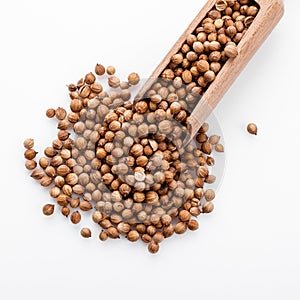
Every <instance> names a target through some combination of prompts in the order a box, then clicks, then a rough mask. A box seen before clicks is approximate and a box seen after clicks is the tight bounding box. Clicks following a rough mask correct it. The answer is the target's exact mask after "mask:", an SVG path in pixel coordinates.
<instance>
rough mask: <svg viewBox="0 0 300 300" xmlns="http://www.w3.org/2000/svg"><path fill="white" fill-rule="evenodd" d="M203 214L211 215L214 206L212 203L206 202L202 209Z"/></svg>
mask: <svg viewBox="0 0 300 300" xmlns="http://www.w3.org/2000/svg"><path fill="white" fill-rule="evenodd" d="M202 209H203V212H204V213H206V214H209V213H211V212H212V211H213V210H214V205H213V203H212V202H206V203H205V204H204V205H203V207H202Z"/></svg>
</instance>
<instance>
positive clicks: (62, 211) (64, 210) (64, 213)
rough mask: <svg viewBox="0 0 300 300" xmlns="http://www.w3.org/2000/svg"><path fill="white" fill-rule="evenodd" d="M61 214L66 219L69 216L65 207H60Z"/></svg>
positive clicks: (68, 210)
mask: <svg viewBox="0 0 300 300" xmlns="http://www.w3.org/2000/svg"><path fill="white" fill-rule="evenodd" d="M61 213H62V214H63V215H64V216H65V217H68V216H69V214H70V209H69V208H68V207H66V206H64V207H62V209H61Z"/></svg>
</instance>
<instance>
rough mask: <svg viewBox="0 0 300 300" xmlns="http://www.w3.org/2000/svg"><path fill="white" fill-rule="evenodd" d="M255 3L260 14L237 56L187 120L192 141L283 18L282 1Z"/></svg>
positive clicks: (210, 3) (202, 15) (207, 8)
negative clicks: (258, 7) (188, 120)
mask: <svg viewBox="0 0 300 300" xmlns="http://www.w3.org/2000/svg"><path fill="white" fill-rule="evenodd" d="M256 2H257V3H258V4H259V5H260V10H259V12H258V14H257V16H256V17H255V19H254V21H253V23H252V24H251V26H250V27H249V29H248V30H247V32H246V34H245V35H244V36H243V38H242V40H241V41H240V42H239V44H238V52H239V54H238V56H237V57H235V58H230V59H228V60H227V62H226V63H225V64H224V66H223V67H222V69H221V71H220V72H219V73H218V75H217V76H216V79H215V80H214V82H213V83H212V84H211V85H210V86H209V88H208V89H207V90H206V92H205V93H204V95H203V96H202V98H201V100H200V101H199V103H198V104H197V105H196V107H195V109H194V110H193V112H192V114H191V116H190V124H189V131H190V135H191V137H193V136H194V135H195V134H196V133H197V131H198V130H199V128H200V127H201V125H202V124H203V122H204V121H205V120H206V118H207V117H208V116H209V114H210V113H211V112H212V111H213V109H214V108H215V107H216V106H217V104H218V103H219V102H220V100H221V99H222V98H223V96H224V94H225V93H226V92H227V90H228V89H229V88H230V86H231V85H232V84H233V82H234V81H235V80H236V78H237V77H238V76H239V74H240V73H241V72H242V70H243V69H244V68H245V66H246V65H247V63H248V62H249V61H250V59H251V58H252V57H253V55H254V54H255V53H256V51H257V50H258V48H259V47H260V46H261V45H262V43H263V42H264V41H265V40H266V38H267V36H268V35H269V34H270V33H271V31H272V30H273V29H274V27H275V26H276V24H277V23H278V22H279V20H280V19H281V17H282V16H283V13H284V5H283V0H256ZM214 4H215V0H208V1H207V3H206V4H205V5H204V7H203V8H202V10H201V11H200V12H199V13H198V15H197V16H196V17H195V19H194V20H193V21H192V23H191V24H190V25H189V26H188V28H187V29H186V30H185V31H184V33H183V34H182V35H181V36H180V37H179V39H178V41H177V42H176V43H175V45H174V46H173V47H172V48H171V50H170V51H169V52H168V54H167V55H166V56H165V58H164V59H163V60H162V62H161V63H160V64H159V65H158V66H157V68H156V69H155V70H154V72H153V73H152V75H151V77H150V79H149V80H148V81H146V83H145V84H144V85H143V87H142V88H141V90H140V91H139V93H138V95H137V97H136V99H139V98H141V97H142V96H143V95H144V94H145V93H146V92H147V91H148V90H149V89H150V87H151V85H152V83H153V80H154V79H155V78H158V77H159V76H160V75H161V73H162V72H163V71H164V69H165V68H166V67H167V66H168V64H169V62H170V60H171V57H172V56H173V55H174V54H176V53H177V52H178V51H179V49H180V48H181V46H182V45H183V43H184V42H185V40H186V37H187V36H188V34H190V33H192V32H194V31H195V29H196V28H197V27H198V25H199V24H200V22H201V21H202V20H203V19H204V18H205V16H206V14H207V13H208V12H209V11H210V10H211V9H212V7H213V6H214Z"/></svg>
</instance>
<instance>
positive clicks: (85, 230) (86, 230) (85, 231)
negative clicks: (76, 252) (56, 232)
mask: <svg viewBox="0 0 300 300" xmlns="http://www.w3.org/2000/svg"><path fill="white" fill-rule="evenodd" d="M80 234H81V236H82V237H84V238H86V239H88V238H90V237H91V236H92V232H91V230H90V229H89V228H86V227H85V228H82V229H81V231H80Z"/></svg>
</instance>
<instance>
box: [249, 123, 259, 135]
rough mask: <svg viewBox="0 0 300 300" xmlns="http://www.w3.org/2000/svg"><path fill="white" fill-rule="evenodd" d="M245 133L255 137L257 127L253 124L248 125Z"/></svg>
mask: <svg viewBox="0 0 300 300" xmlns="http://www.w3.org/2000/svg"><path fill="white" fill-rule="evenodd" d="M247 131H248V132H249V133H250V134H252V135H257V126H256V124H254V123H250V124H248V126H247Z"/></svg>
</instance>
